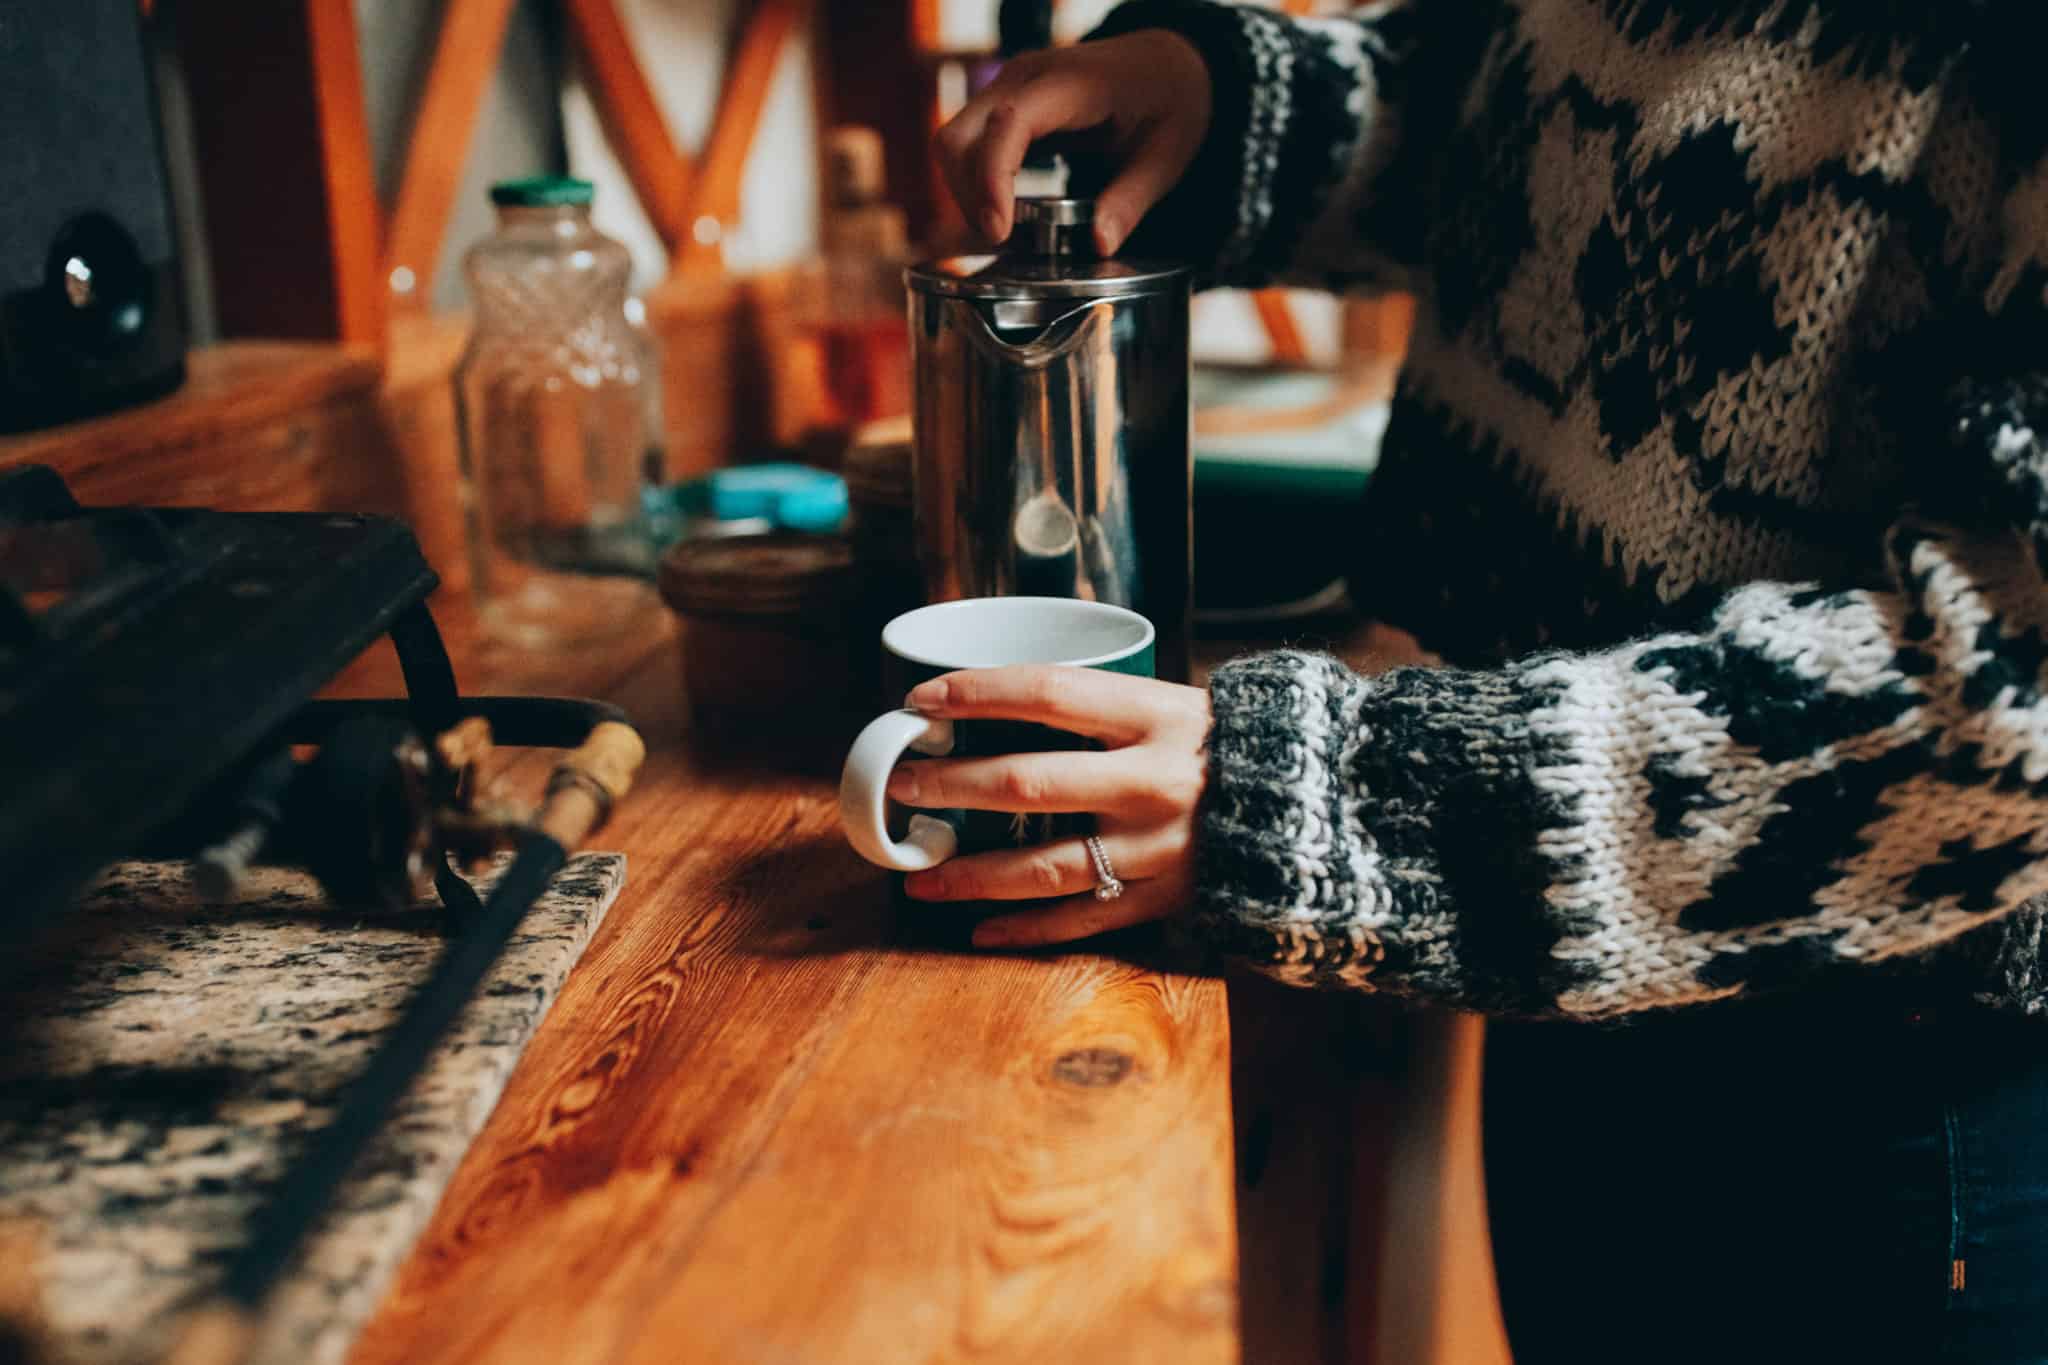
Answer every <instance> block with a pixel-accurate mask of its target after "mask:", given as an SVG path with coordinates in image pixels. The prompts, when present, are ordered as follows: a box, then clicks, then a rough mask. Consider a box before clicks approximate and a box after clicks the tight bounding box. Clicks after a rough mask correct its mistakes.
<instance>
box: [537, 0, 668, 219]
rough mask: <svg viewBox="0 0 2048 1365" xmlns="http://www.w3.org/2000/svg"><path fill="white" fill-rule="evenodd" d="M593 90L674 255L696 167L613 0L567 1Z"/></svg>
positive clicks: (601, 114)
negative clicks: (676, 134)
mask: <svg viewBox="0 0 2048 1365" xmlns="http://www.w3.org/2000/svg"><path fill="white" fill-rule="evenodd" d="M565 8H566V9H567V10H568V15H569V28H570V31H571V33H572V34H573V35H574V37H575V40H576V45H577V47H578V48H579V49H580V50H581V51H582V53H583V62H584V66H585V69H586V70H588V71H589V73H590V91H591V97H592V99H593V101H594V102H595V103H596V105H597V112H598V116H599V117H600V118H602V119H603V120H604V127H605V133H606V135H607V136H608V137H609V138H610V139H611V143H612V146H613V147H614V148H616V149H617V151H618V154H619V161H620V163H621V164H622V165H623V166H624V167H625V171H626V178H627V179H628V180H630V181H632V182H633V192H634V193H635V194H636V195H637V196H639V199H640V207H641V208H642V209H643V210H645V211H646V214H647V219H648V221H649V222H650V223H652V224H653V225H654V230H655V231H656V232H657V233H659V234H660V235H661V240H662V241H663V242H664V243H665V244H666V245H667V246H668V249H669V251H670V253H671V254H673V253H674V252H675V251H676V250H677V249H678V247H680V246H681V244H682V243H683V242H685V241H687V240H689V233H690V213H689V207H690V196H691V192H692V189H693V187H694V183H695V177H696V167H695V166H694V165H693V164H692V163H691V161H690V158H689V156H688V155H687V154H686V153H685V152H684V151H683V150H682V149H681V148H680V147H678V146H677V145H676V142H675V139H674V138H673V137H672V136H670V134H669V128H668V120H667V119H666V118H664V117H663V116H662V112H661V106H660V105H659V104H657V103H656V102H655V99H654V90H653V88H652V87H651V86H649V85H648V83H647V77H646V75H645V74H644V73H643V72H642V71H641V69H640V63H639V61H638V60H637V59H636V58H635V57H634V55H633V45H632V41H631V39H630V38H629V37H628V36H627V34H626V26H625V24H624V23H622V22H621V21H620V19H619V12H618V8H617V7H616V6H615V5H614V4H613V3H612V0H565Z"/></svg>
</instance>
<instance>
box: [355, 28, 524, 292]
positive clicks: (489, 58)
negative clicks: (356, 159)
mask: <svg viewBox="0 0 2048 1365" xmlns="http://www.w3.org/2000/svg"><path fill="white" fill-rule="evenodd" d="M513 3H514V0H448V4H447V8H446V9H445V10H444V11H443V12H442V15H441V34H440V38H439V39H438V40H437V42H436V43H435V45H434V62H433V65H432V66H431V67H430V68H429V69H428V72H427V85H426V90H425V92H424V93H423V94H422V95H421V97H420V107H419V109H418V111H417V114H416V116H415V118H414V120H413V129H412V138H411V141H410V142H409V143H408V144H407V147H406V154H405V172H404V174H403V175H402V176H401V177H400V179H399V182H398V202H397V203H396V204H395V205H393V207H392V211H391V236H390V239H389V240H388V241H387V242H386V243H385V248H384V269H385V278H386V279H387V280H388V281H389V283H390V289H391V292H392V296H393V298H394V299H395V300H397V301H398V302H399V304H400V305H401V306H404V307H424V306H425V304H426V302H427V294H428V286H429V284H430V282H431V280H432V278H433V274H434V267H435V265H436V264H437V263H438V262H439V260H440V256H441V239H442V238H443V237H445V236H446V235H447V232H448V219H449V216H450V215H451V214H452V213H453V212H454V210H455V196H456V193H457V192H458V191H459V190H460V188H461V185H462V168H463V164H464V163H465V162H466V161H467V160H468V159H469V143H470V136H471V134H472V133H473V132H474V131H475V128H476V118H477V114H478V113H479V112H480V111H481V109H482V108H483V101H484V94H485V92H486V91H487V90H488V89H489V87H490V83H491V74H492V72H494V71H495V70H496V69H497V66H498V57H499V53H500V51H501V50H502V49H503V47H504V43H505V26H506V24H507V23H508V22H509V21H510V20H511V17H512V6H513ZM345 5H346V0H344V7H345Z"/></svg>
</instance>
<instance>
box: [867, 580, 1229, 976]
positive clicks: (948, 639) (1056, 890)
mask: <svg viewBox="0 0 2048 1365" xmlns="http://www.w3.org/2000/svg"><path fill="white" fill-rule="evenodd" d="M882 639H883V651H884V655H885V657H886V659H887V661H888V664H889V667H890V672H891V675H892V677H893V678H894V679H895V680H896V681H897V682H899V683H901V684H903V685H905V686H909V687H910V690H909V696H908V705H907V707H906V709H904V710H901V711H894V712H890V713H889V714H887V715H884V716H881V717H878V718H877V719H876V720H875V721H874V722H873V723H872V724H870V725H869V726H868V728H867V730H866V731H865V732H864V733H863V734H862V735H861V737H860V739H859V740H857V741H856V742H855V743H854V746H853V750H852V752H851V753H850V754H848V756H847V761H846V771H845V774H844V777H843V778H842V780H841V784H840V814H841V818H842V819H843V821H844V822H845V825H846V831H847V836H848V838H849V839H850V840H851V842H852V843H853V845H854V847H855V848H856V849H858V850H859V851H860V853H861V854H862V856H864V857H866V858H867V859H869V860H870V861H871V862H874V863H877V864H879V865H881V866H883V867H889V868H893V869H895V870H897V871H900V872H905V873H908V874H909V875H908V876H907V877H906V878H905V881H904V890H905V892H906V893H907V894H908V895H910V896H911V897H913V898H915V899H918V900H924V901H953V902H961V901H969V902H978V903H985V902H997V903H1003V904H1007V905H1010V906H1015V907H1018V908H1016V909H1014V910H1012V911H1011V912H1010V913H1005V914H1001V915H998V916H996V917H994V918H991V919H988V920H986V921H984V922H983V923H981V924H980V925H979V926H978V927H977V929H976V931H975V934H974V941H975V942H976V943H977V944H981V945H984V946H1005V947H1011V946H1015V947H1022V946H1031V945H1038V944H1045V943H1056V942H1064V941H1067V940H1070V939H1077V938H1085V937H1088V936H1090V935H1094V934H1099V933H1103V932H1106V931H1108V930H1112V929H1119V928H1124V927H1126V926H1129V925H1133V924H1138V923H1141V922H1143V921H1146V920H1153V919H1159V918H1162V917H1164V916H1166V915H1169V914H1171V913H1173V912H1174V911H1175V910H1177V909H1179V908H1181V907H1182V906H1184V905H1185V904H1187V902H1188V900H1189V898H1190V896H1191V894H1192V892H1193V886H1194V859H1193V845H1194V822H1195V808H1196V805H1197V803H1198V802H1199V800H1200V798H1201V794H1202V789H1203V784H1204V781H1205V776H1206V767H1205V760H1204V753H1203V750H1204V747H1205V745H1206V743H1207V740H1208V732H1209V698H1208V694H1207V693H1206V692H1204V691H1202V690H1201V689H1199V688H1192V687H1179V686H1175V685H1173V684H1171V683H1163V682H1158V681H1156V680H1154V679H1153V678H1152V677H1151V673H1152V658H1153V653H1152V650H1153V632H1152V627H1151V625H1150V623H1149V622H1147V621H1146V620H1145V618H1144V617H1142V616H1139V615H1138V614H1137V613H1135V612H1131V611H1127V610H1125V609H1123V608H1121V607H1113V606H1108V605H1105V604H1102V603H1096V602H1081V601H1074V600H1071V599H1058V598H983V599H973V600H968V601H962V602H950V603H945V604H942V605H939V606H934V607H926V608H923V609H922V610H920V611H915V612H910V613H908V614H907V615H905V616H901V617H898V618H897V619H896V620H895V621H892V622H891V623H890V624H889V627H888V628H887V629H886V630H885V631H884V632H883V637H882ZM911 684H915V685H914V686H910V685H911ZM908 751H916V752H918V753H922V754H927V755H933V756H934V757H929V758H923V759H912V760H910V761H908V762H903V761H902V760H903V758H904V756H905V754H906V752H908ZM908 812H918V813H915V814H910V815H909V818H908V820H907V822H906V821H904V820H903V816H904V815H905V814H906V813H908ZM892 817H893V818H892ZM892 824H894V825H899V826H901V827H902V828H903V833H902V834H901V836H900V837H899V836H898V835H897V834H896V833H895V832H894V831H893V830H892V828H891V826H892ZM1027 905H1028V907H1029V908H1024V907H1026V906H1027Z"/></svg>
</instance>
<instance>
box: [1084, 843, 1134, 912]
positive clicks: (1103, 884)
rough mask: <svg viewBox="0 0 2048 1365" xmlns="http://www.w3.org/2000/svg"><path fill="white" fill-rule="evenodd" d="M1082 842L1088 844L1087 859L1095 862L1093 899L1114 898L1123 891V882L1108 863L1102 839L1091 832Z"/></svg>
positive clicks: (1106, 899)
mask: <svg viewBox="0 0 2048 1365" xmlns="http://www.w3.org/2000/svg"><path fill="white" fill-rule="evenodd" d="M1082 842H1083V843H1085V844H1086V845H1087V846H1088V860H1089V861H1090V862H1092V863H1094V864H1095V899H1097V900H1099V901H1113V900H1115V899H1116V898H1117V897H1118V896H1121V895H1122V894H1123V893H1124V884H1123V883H1122V882H1120V881H1118V880H1117V877H1116V869H1115V868H1113V867H1111V866H1110V865H1109V854H1107V853H1106V852H1104V851H1103V848H1102V840H1101V839H1099V838H1097V837H1096V836H1095V835H1093V834H1091V835H1089V836H1088V837H1087V838H1086V839H1085V840H1083V841H1082Z"/></svg>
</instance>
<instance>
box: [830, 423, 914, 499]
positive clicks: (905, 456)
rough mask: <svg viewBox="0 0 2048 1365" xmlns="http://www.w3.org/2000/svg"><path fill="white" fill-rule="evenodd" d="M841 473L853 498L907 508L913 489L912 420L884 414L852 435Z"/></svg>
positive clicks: (848, 492) (847, 493)
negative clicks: (851, 441)
mask: <svg viewBox="0 0 2048 1365" xmlns="http://www.w3.org/2000/svg"><path fill="white" fill-rule="evenodd" d="M839 472H840V474H841V476H842V477H844V478H845V480H846V495H847V498H848V499H849V500H850V501H853V502H858V503H865V504H867V505H869V506H882V507H908V506H910V489H911V482H910V481H911V445H910V419H909V418H908V417H885V418H882V419H881V420H880V421H876V422H869V423H868V424H867V425H865V426H863V427H861V428H860V429H859V430H858V431H856V432H854V434H853V444H852V445H850V446H848V447H847V450H846V456H845V458H844V459H843V460H841V462H840V465H839Z"/></svg>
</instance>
